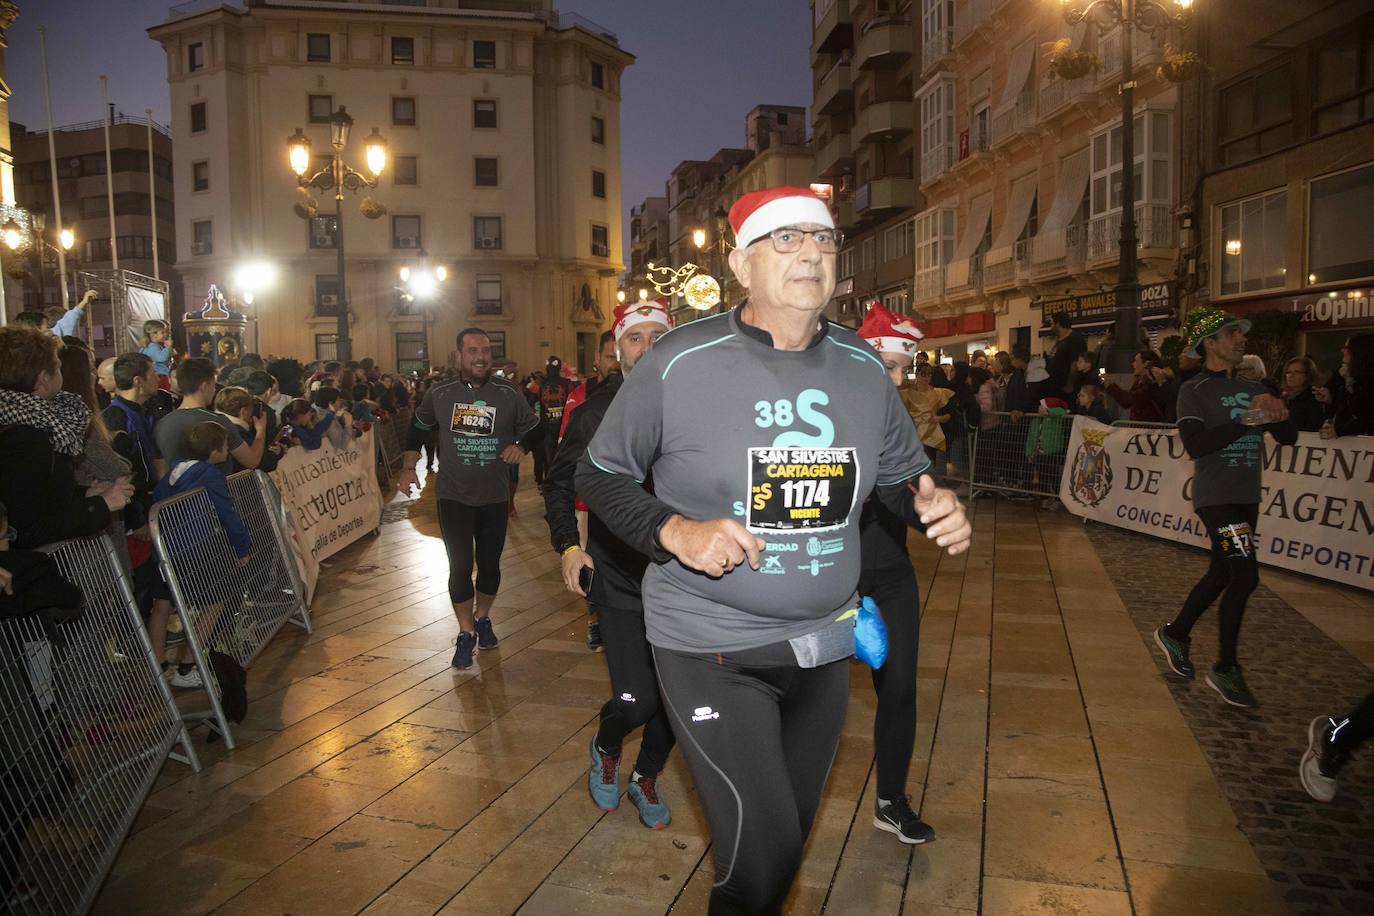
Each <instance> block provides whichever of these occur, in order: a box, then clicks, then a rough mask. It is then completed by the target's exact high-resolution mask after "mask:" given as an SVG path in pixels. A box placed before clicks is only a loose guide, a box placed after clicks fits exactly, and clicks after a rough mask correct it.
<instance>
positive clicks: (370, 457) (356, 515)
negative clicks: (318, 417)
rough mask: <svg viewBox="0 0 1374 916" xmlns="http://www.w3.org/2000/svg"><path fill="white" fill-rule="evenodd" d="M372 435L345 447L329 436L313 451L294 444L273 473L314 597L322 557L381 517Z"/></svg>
mask: <svg viewBox="0 0 1374 916" xmlns="http://www.w3.org/2000/svg"><path fill="white" fill-rule="evenodd" d="M372 436H373V431H372V430H368V431H367V432H366V433H364V434H363V435H362V436H360V437H359V438H356V439H352V440H350V441H349V443H348V445H347V446H346V447H345V448H342V449H336V448H334V446H332V445H330V444H329V439H328V438H326V439H325V440H324V444H323V445H321V446H320V447H319V448H317V449H315V450H314V451H306V450H305V449H303V448H293V449H289V450H287V452H286V454H285V455H283V456H282V459H281V462H280V463H279V464H278V465H277V469H276V470H275V471H273V472H272V473H271V475H270V476H271V477H272V482H273V483H275V484H276V485H277V489H278V490H279V491H280V492H281V498H282V503H283V504H284V505H285V507H286V522H287V528H288V529H289V531H290V534H291V547H292V550H293V551H294V552H295V554H296V559H297V560H299V561H300V568H301V577H302V578H304V579H305V588H306V594H307V595H309V596H311V597H313V596H314V594H315V582H316V581H317V580H318V579H319V577H320V561H321V560H323V559H325V558H326V557H328V556H331V555H332V554H335V553H337V552H338V551H340V550H342V549H343V548H345V547H347V546H348V545H349V544H352V543H353V542H354V541H356V540H358V538H360V537H362V536H363V535H364V534H367V533H368V532H369V531H372V530H373V529H375V528H376V527H377V526H378V525H379V524H380V523H381V520H382V494H381V491H380V490H379V489H378V487H377V461H376V452H375V451H374V449H375V446H374V445H373V442H372Z"/></svg>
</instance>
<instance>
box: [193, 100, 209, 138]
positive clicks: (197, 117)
mask: <svg viewBox="0 0 1374 916" xmlns="http://www.w3.org/2000/svg"><path fill="white" fill-rule="evenodd" d="M205 126H206V115H205V103H204V102H192V103H191V133H193V134H199V133H204V132H205Z"/></svg>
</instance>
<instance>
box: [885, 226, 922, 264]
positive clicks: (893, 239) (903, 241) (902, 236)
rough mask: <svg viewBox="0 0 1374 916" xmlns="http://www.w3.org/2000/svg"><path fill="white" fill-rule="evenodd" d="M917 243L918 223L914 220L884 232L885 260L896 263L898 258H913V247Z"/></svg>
mask: <svg viewBox="0 0 1374 916" xmlns="http://www.w3.org/2000/svg"><path fill="white" fill-rule="evenodd" d="M915 241H916V223H915V221H914V220H907V221H906V222H904V223H902V224H900V225H897V226H893V227H892V228H890V229H887V230H886V231H884V232H883V260H884V261H895V260H897V259H898V258H909V257H911V251H912V246H913V245H914V244H915Z"/></svg>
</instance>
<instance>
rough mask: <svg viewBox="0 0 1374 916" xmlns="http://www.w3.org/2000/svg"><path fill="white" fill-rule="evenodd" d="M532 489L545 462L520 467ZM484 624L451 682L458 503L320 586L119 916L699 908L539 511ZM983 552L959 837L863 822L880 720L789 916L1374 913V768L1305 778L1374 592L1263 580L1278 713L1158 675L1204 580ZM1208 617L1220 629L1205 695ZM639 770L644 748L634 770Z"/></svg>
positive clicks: (951, 694) (254, 680)
mask: <svg viewBox="0 0 1374 916" xmlns="http://www.w3.org/2000/svg"><path fill="white" fill-rule="evenodd" d="M524 476H525V477H526V478H528V476H529V475H528V465H527V466H526V474H525V475H524ZM517 506H518V509H519V512H520V515H519V518H518V519H516V520H514V521H513V523H512V528H511V533H510V538H509V541H508V544H507V549H506V555H505V562H504V565H503V575H504V581H503V584H502V588H501V593H500V595H499V596H498V599H497V602H496V606H495V609H494V610H493V613H492V616H493V619H494V621H495V623H496V630H497V633H498V634H499V636H500V637H501V645H500V648H499V649H497V650H495V651H490V652H484V653H480V654H479V655H478V657H477V666H476V667H474V668H473V669H472V670H471V671H470V672H464V673H461V674H460V673H458V672H456V671H453V670H452V669H451V668H450V667H449V659H450V657H451V655H452V651H453V650H452V643H453V638H454V636H455V634H456V632H457V624H456V623H455V621H454V619H453V616H452V612H451V610H450V607H449V603H448V598H447V594H446V587H445V581H446V563H445V560H444V552H443V547H442V544H441V543H440V541H439V540H438V532H437V524H436V521H435V515H434V494H433V490H432V489H431V490H428V491H426V492H425V493H424V495H423V496H422V497H421V498H420V499H419V500H416V501H407V500H396V501H394V502H393V503H392V504H391V505H390V506H389V507H388V509H387V511H386V514H385V518H384V524H383V526H382V529H381V534H380V537H371V536H369V537H367V538H365V539H364V540H363V541H361V542H360V543H358V544H355V545H353V546H352V547H350V548H348V549H346V550H344V551H343V552H342V553H340V554H338V555H336V556H335V557H334V558H332V559H331V560H330V561H328V568H327V569H326V570H325V571H324V574H323V576H322V579H321V583H320V588H319V592H318V594H317V596H316V599H315V602H314V608H313V611H314V613H313V617H314V622H315V631H314V633H313V635H306V634H305V633H304V632H303V631H299V630H296V629H294V628H291V627H288V628H286V629H284V630H283V631H282V632H281V634H280V635H278V636H277V638H276V639H275V641H274V642H273V643H272V645H271V646H269V647H268V648H267V649H266V650H265V651H264V652H263V654H262V655H261V656H260V657H259V659H258V660H257V661H256V662H255V663H254V665H253V667H252V668H251V669H250V672H249V685H248V686H249V695H250V699H251V704H250V708H249V713H248V718H247V720H246V721H245V722H244V723H243V725H242V726H241V727H240V728H239V730H238V732H237V734H238V736H239V746H238V748H237V749H236V750H234V751H225V750H224V747H223V744H222V743H217V744H206V743H205V730H204V729H197V730H196V732H195V736H196V740H197V745H198V750H199V751H200V753H201V759H202V760H203V761H204V762H205V764H206V765H205V769H204V770H203V772H201V773H200V774H198V775H192V774H190V772H189V771H188V770H187V769H186V768H185V767H183V766H180V765H178V764H169V765H168V766H167V767H166V768H165V770H164V772H163V774H162V777H161V778H160V779H159V781H158V783H157V785H156V787H155V788H154V791H153V794H152V796H151V798H150V799H149V801H148V803H147V805H146V806H145V808H144V810H143V811H142V813H141V814H140V816H139V818H138V820H137V822H136V823H135V825H134V829H133V832H132V834H131V836H130V837H129V839H128V841H127V842H126V843H125V846H124V848H123V850H122V852H121V854H120V856H119V858H118V860H117V861H116V863H115V866H114V871H113V873H112V875H111V877H110V879H109V881H108V882H107V884H106V886H105V889H104V891H103V892H102V894H101V896H100V898H99V901H98V903H97V905H96V911H97V912H99V913H110V914H128V913H205V912H211V911H213V912H217V913H242V914H255V916H256V914H278V913H281V914H285V913H290V914H293V916H304V914H315V913H319V914H339V913H355V912H368V913H395V914H431V913H439V912H442V913H452V914H479V913H481V914H487V913H491V914H499V913H514V912H520V913H525V914H624V916H638V914H663V913H674V914H678V913H683V914H696V913H704V912H705V904H706V899H707V895H708V893H709V890H710V885H711V882H712V867H711V855H710V850H709V848H708V842H707V836H706V831H705V826H704V822H703V818H702V815H701V812H700V810H699V808H697V806H696V803H695V799H694V796H693V791H692V784H691V779H690V776H689V774H688V772H687V768H686V766H685V765H684V762H683V760H682V757H681V755H680V754H679V753H675V754H674V755H673V757H672V759H671V761H670V763H669V766H668V769H667V770H666V771H665V773H664V774H663V777H662V779H661V780H660V789H661V791H662V794H663V796H664V798H665V799H666V800H667V801H668V802H669V803H670V804H671V805H672V812H673V823H672V825H671V827H669V828H668V829H666V830H661V831H650V830H646V829H644V828H643V827H641V826H640V824H639V822H638V820H637V818H636V816H635V813H634V807H633V805H632V804H630V803H628V802H626V803H623V804H622V805H621V807H620V809H619V810H616V811H614V812H611V813H603V812H601V811H600V810H598V809H597V808H596V807H594V806H593V805H592V803H591V801H590V799H589V798H588V796H587V787H586V769H587V751H586V749H587V745H588V742H589V740H590V737H591V735H592V734H593V733H594V731H595V726H596V721H597V710H598V709H599V707H600V705H601V703H602V701H603V699H604V698H605V696H606V694H607V691H608V689H609V681H608V678H607V675H606V667H605V662H604V661H603V658H602V656H600V655H596V654H592V653H590V652H589V651H588V650H587V648H586V645H585V643H584V639H585V636H586V617H585V606H584V603H583V601H582V599H580V598H578V597H576V596H574V595H571V594H569V593H568V592H566V591H565V590H564V589H563V585H562V582H561V579H560V577H559V574H558V558H557V557H556V556H555V555H554V554H553V552H552V551H551V550H550V549H549V545H548V541H547V533H546V532H547V529H546V527H545V525H544V521H543V505H542V502H541V501H540V500H539V497H538V494H537V493H536V492H535V491H534V490H533V489H532V488H531V487H530V486H529V484H528V481H527V482H526V485H525V488H524V489H522V490H521V493H520V495H519V497H518V499H517ZM974 508H975V511H976V515H975V531H976V534H975V540H974V546H973V549H972V550H971V551H970V552H969V553H968V554H966V555H965V556H961V557H958V558H953V559H952V558H949V557H946V556H942V555H940V554H939V553H937V552H936V551H935V550H934V549H932V548H931V547H930V546H929V545H928V544H927V543H925V542H924V539H919V538H915V537H913V538H912V539H911V547H912V555H913V558H914V559H915V561H916V565H917V569H918V573H919V576H920V580H921V594H922V598H923V603H924V618H923V622H922V627H921V648H920V668H919V682H918V683H919V705H918V714H917V715H918V731H917V746H916V754H915V760H913V762H912V768H911V775H910V779H909V782H908V788H909V791H910V793H911V795H912V804H913V807H917V808H918V809H919V810H920V811H921V813H922V815H923V817H924V819H925V820H927V821H928V822H929V823H930V824H931V825H933V826H934V827H935V829H936V830H937V832H938V834H939V838H938V840H937V841H936V842H935V843H933V844H931V845H928V846H923V847H917V848H912V847H905V846H902V845H901V844H899V843H898V842H896V841H895V839H894V838H893V837H892V836H891V835H889V834H886V833H881V832H879V831H877V830H875V829H874V828H873V826H872V808H873V797H874V778H875V776H874V770H873V742H872V727H873V713H874V697H873V691H872V687H871V681H870V678H869V675H868V669H866V668H863V667H861V666H859V665H858V664H855V665H853V667H852V669H851V671H852V678H851V685H852V686H851V692H850V703H849V714H848V718H847V720H846V723H845V729H844V736H843V740H842V742H841V745H840V750H839V755H838V757H837V759H836V761H835V766H834V769H833V771H832V773H831V776H830V781H829V784H828V786H827V790H826V795H825V800H824V803H823V805H822V808H821V811H820V814H819V817H818V820H817V824H816V827H815V829H814V830H813V831H812V835H811V838H810V842H809V844H808V846H807V850H806V856H805V860H804V862H803V864H802V868H801V872H800V874H799V875H798V878H797V882H796V885H795V887H794V888H793V892H792V895H791V898H790V900H789V908H788V912H789V913H794V914H814V913H821V912H824V913H838V914H898V913H903V914H929V916H971V914H974V913H984V914H998V916H1000V914H1104V916H1109V914H1129V913H1136V914H1168V916H1177V914H1195V913H1196V914H1219V916H1220V914H1228V916H1229V914H1247V916H1263V914H1271V913H1274V914H1278V913H1293V914H1305V913H1357V912H1358V913H1370V912H1374V813H1371V812H1374V748H1369V749H1366V751H1365V753H1364V754H1363V756H1362V757H1359V758H1356V759H1355V761H1354V762H1353V763H1352V764H1351V765H1350V766H1349V767H1347V769H1346V771H1345V773H1344V774H1343V778H1342V792H1341V795H1340V796H1339V797H1338V798H1337V800H1336V801H1335V802H1334V803H1332V804H1330V805H1321V804H1319V803H1317V802H1314V801H1311V800H1310V799H1309V798H1308V797H1307V795H1306V794H1305V793H1304V792H1303V790H1302V788H1301V786H1300V785H1299V783H1298V780H1297V762H1298V758H1299V755H1300V754H1301V752H1302V749H1303V747H1304V746H1305V743H1306V735H1305V729H1306V724H1307V721H1308V720H1309V719H1310V718H1311V717H1312V716H1315V715H1317V714H1319V713H1339V712H1343V711H1345V710H1347V709H1348V708H1350V707H1352V706H1353V704H1354V702H1355V701H1356V700H1357V699H1358V698H1359V697H1361V696H1363V695H1364V693H1365V692H1366V691H1368V690H1369V689H1371V688H1374V676H1372V675H1371V672H1370V666H1371V662H1374V594H1371V593H1369V592H1358V591H1355V590H1352V589H1346V588H1337V587H1333V586H1329V585H1326V584H1323V583H1321V582H1319V581H1318V580H1315V579H1309V578H1306V577H1301V576H1296V575H1290V574H1286V573H1280V572H1277V571H1273V570H1269V569H1267V568H1266V569H1265V570H1264V571H1263V573H1262V576H1261V578H1262V583H1263V584H1262V586H1261V589H1260V590H1259V591H1258V592H1257V593H1256V595H1255V597H1254V599H1253V600H1252V602H1251V605H1250V612H1249V615H1248V616H1247V618H1246V622H1245V629H1244V632H1243V633H1242V638H1241V660H1242V664H1244V665H1245V666H1246V670H1247V675H1248V678H1249V680H1250V684H1251V687H1252V689H1253V690H1254V691H1255V692H1256V694H1257V695H1258V696H1259V698H1260V700H1261V701H1262V703H1263V706H1262V707H1261V708H1260V709H1258V710H1253V711H1247V710H1238V709H1232V708H1231V707H1227V706H1224V705H1222V703H1221V701H1220V699H1219V698H1218V697H1217V696H1216V695H1215V694H1214V693H1213V692H1212V691H1211V690H1210V689H1209V688H1208V687H1207V686H1206V685H1205V684H1204V683H1203V682H1202V680H1201V677H1200V676H1199V679H1198V680H1197V681H1196V682H1194V683H1191V684H1184V683H1183V682H1180V681H1177V680H1174V679H1173V678H1172V677H1166V676H1165V674H1164V669H1163V666H1162V664H1161V662H1160V661H1159V659H1158V658H1157V656H1156V653H1155V652H1154V651H1153V646H1152V643H1151V642H1150V641H1149V634H1150V632H1151V630H1152V629H1153V628H1154V627H1155V626H1157V625H1158V624H1159V623H1161V622H1163V621H1164V620H1165V619H1167V617H1168V616H1169V615H1170V614H1171V613H1172V612H1173V611H1174V610H1175V609H1176V608H1177V606H1178V605H1179V603H1180V602H1181V601H1182V598H1183V596H1184V595H1185V594H1186V592H1187V590H1188V589H1189V588H1190V587H1191V585H1192V583H1193V581H1194V580H1195V579H1196V578H1197V576H1198V575H1200V573H1201V569H1202V568H1203V566H1204V564H1205V558H1204V557H1203V555H1202V553H1201V552H1199V551H1196V550H1193V549H1190V548H1184V547H1180V546H1177V545H1173V544H1169V543H1165V542H1162V541H1158V540H1153V539H1150V538H1146V537H1142V536H1137V535H1133V534H1130V533H1126V532H1122V531H1117V530H1115V529H1107V528H1102V527H1099V526H1085V525H1084V524H1082V523H1081V522H1079V521H1078V520H1077V519H1075V518H1073V517H1071V516H1069V515H1067V514H1066V513H1064V512H1062V511H1059V512H1046V511H1038V510H1036V509H1035V508H1032V507H1030V506H1027V505H1023V504H1014V503H1009V502H1005V501H1002V500H980V501H977V502H976V503H975V504H974ZM1215 632H1216V630H1215V616H1214V612H1213V615H1211V616H1208V617H1206V618H1204V620H1203V622H1202V623H1201V624H1200V625H1199V628H1198V632H1197V633H1196V634H1195V635H1196V637H1197V638H1196V639H1195V641H1194V642H1195V649H1194V653H1193V654H1194V659H1195V660H1196V661H1197V663H1198V669H1199V672H1200V673H1201V672H1202V671H1203V670H1205V665H1207V664H1210V661H1211V659H1212V657H1213V654H1214V652H1215ZM636 747H637V744H636V743H633V742H632V743H629V744H627V746H626V751H625V753H626V755H627V758H626V759H633V755H634V753H635V749H636Z"/></svg>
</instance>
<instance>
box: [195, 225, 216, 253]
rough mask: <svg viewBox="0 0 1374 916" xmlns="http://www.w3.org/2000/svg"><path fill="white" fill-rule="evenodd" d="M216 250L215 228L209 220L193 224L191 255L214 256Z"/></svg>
mask: <svg viewBox="0 0 1374 916" xmlns="http://www.w3.org/2000/svg"><path fill="white" fill-rule="evenodd" d="M214 250H215V236H214V231H213V226H212V225H211V223H210V221H209V220H208V219H202V220H197V221H196V222H194V223H192V224H191V254H196V255H200V254H212V253H214Z"/></svg>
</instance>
